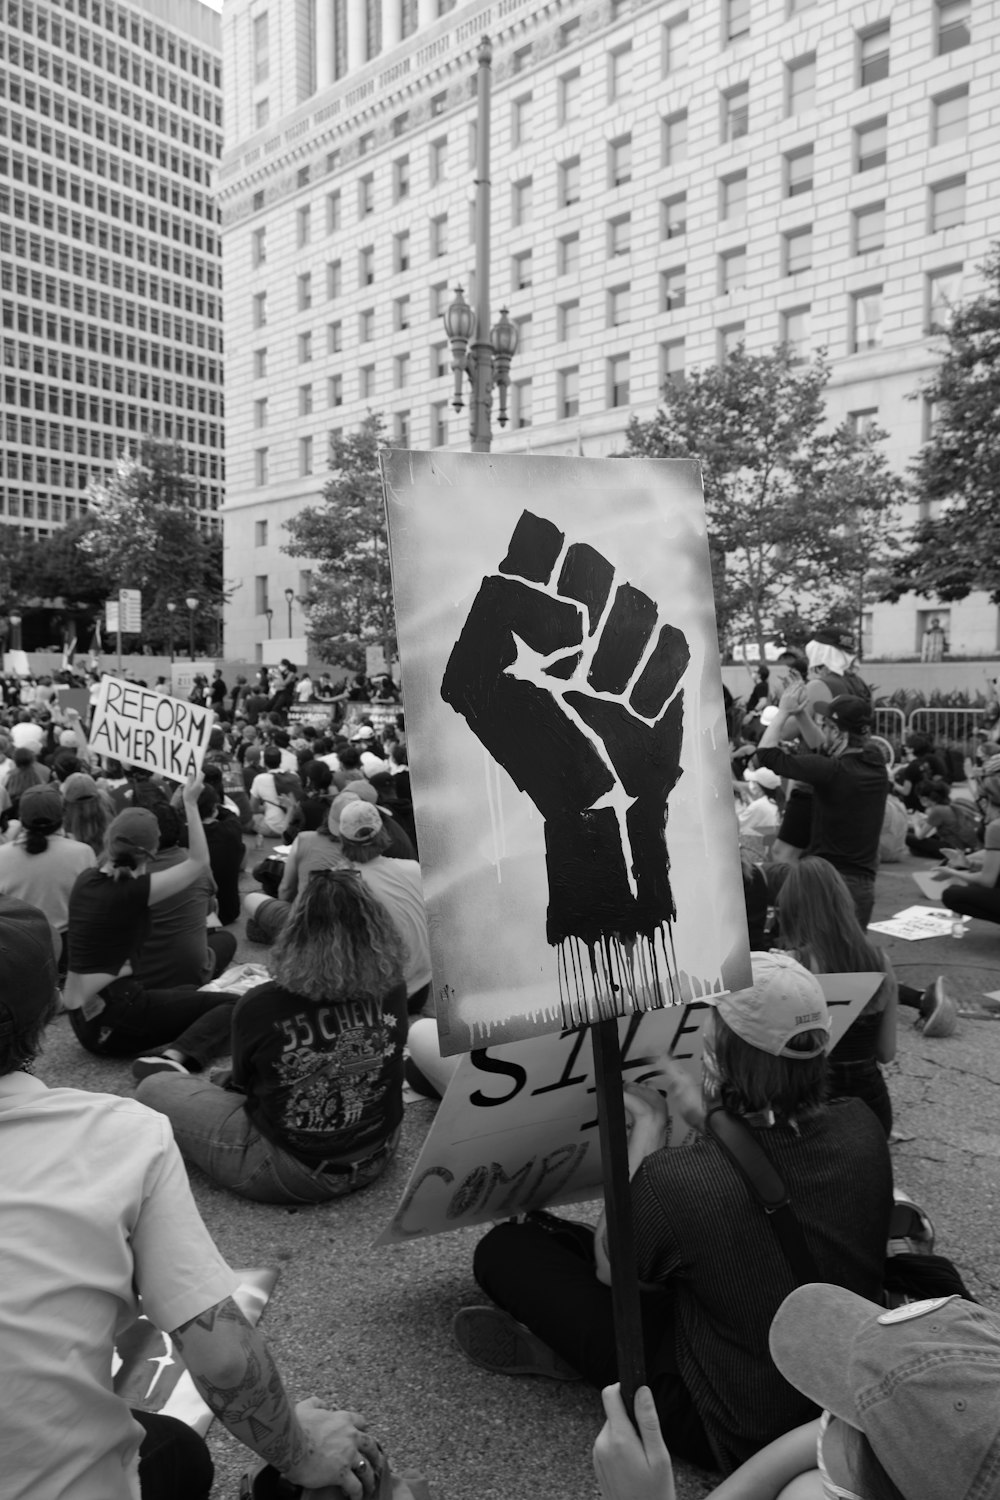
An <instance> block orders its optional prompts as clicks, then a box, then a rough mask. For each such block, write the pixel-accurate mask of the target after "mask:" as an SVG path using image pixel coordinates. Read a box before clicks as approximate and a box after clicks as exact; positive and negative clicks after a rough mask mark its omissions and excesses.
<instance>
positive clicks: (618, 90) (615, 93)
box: [608, 44, 632, 104]
mask: <svg viewBox="0 0 1000 1500" xmlns="http://www.w3.org/2000/svg"><path fill="white" fill-rule="evenodd" d="M631 88H632V47H631V44H629V45H628V46H627V47H617V48H616V49H615V51H614V52H609V53H608V103H609V104H619V103H621V101H622V100H623V99H627V98H628V96H629V93H630V91H631Z"/></svg>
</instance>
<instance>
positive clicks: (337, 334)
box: [326, 319, 344, 354]
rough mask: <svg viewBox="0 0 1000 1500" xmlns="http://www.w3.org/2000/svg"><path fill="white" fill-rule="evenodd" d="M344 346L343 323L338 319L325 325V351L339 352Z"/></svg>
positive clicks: (329, 352)
mask: <svg viewBox="0 0 1000 1500" xmlns="http://www.w3.org/2000/svg"><path fill="white" fill-rule="evenodd" d="M343 347H344V325H343V323H341V322H340V320H339V319H338V320H337V322H335V323H327V325H326V352H327V354H339V353H340V351H341V350H342V349H343Z"/></svg>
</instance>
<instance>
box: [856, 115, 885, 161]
mask: <svg viewBox="0 0 1000 1500" xmlns="http://www.w3.org/2000/svg"><path fill="white" fill-rule="evenodd" d="M888 144H889V128H888V121H887V120H886V118H885V115H883V116H882V118H881V119H880V120H869V121H868V123H867V124H866V125H858V126H857V127H856V128H855V131H854V170H855V171H856V172H871V171H873V170H874V169H875V168H876V167H884V166H885V155H886V148H887V146H888Z"/></svg>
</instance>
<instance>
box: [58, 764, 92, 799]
mask: <svg viewBox="0 0 1000 1500" xmlns="http://www.w3.org/2000/svg"><path fill="white" fill-rule="evenodd" d="M62 794H63V801H64V802H85V801H86V800H87V798H88V797H96V796H97V782H96V781H95V780H94V778H93V776H88V775H87V773H86V771H74V772H73V774H72V776H67V777H66V780H65V781H64V782H63V784H62Z"/></svg>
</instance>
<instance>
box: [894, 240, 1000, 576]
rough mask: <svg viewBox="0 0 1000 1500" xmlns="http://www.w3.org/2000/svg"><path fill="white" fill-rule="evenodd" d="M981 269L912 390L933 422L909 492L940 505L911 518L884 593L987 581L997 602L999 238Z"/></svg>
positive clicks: (999, 533)
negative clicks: (929, 371)
mask: <svg viewBox="0 0 1000 1500" xmlns="http://www.w3.org/2000/svg"><path fill="white" fill-rule="evenodd" d="M980 271H981V273H982V275H983V278H984V280H985V282H986V287H985V290H983V291H982V292H981V293H980V294H979V296H977V297H974V298H973V299H972V300H971V301H969V302H966V303H964V304H962V305H961V306H959V307H956V308H955V310H954V312H953V315H952V319H951V324H950V326H949V328H948V333H947V339H948V344H947V349H946V351H945V355H944V359H943V361H942V363H941V365H940V367H939V369H938V371H937V373H936V374H935V375H934V377H933V379H932V380H931V381H930V382H929V383H928V384H927V385H925V386H924V388H923V390H922V391H920V392H918V393H917V394H918V395H920V396H922V397H923V398H924V399H925V400H926V401H929V402H932V403H933V407H934V412H935V422H934V430H933V433H932V434H931V438H930V441H929V442H927V443H925V445H924V447H923V448H922V449H921V451H920V455H919V457H918V459H917V461H916V463H915V464H914V465H913V470H912V478H913V496H914V498H915V499H916V500H917V501H924V502H929V503H934V502H938V503H940V504H941V505H942V510H941V514H939V515H938V516H936V517H935V518H934V519H928V520H925V521H920V522H918V524H917V525H916V527H915V528H914V531H913V534H912V539H911V542H910V545H909V546H908V548H907V549H906V551H905V552H904V553H903V554H902V556H901V557H900V558H899V559H898V560H897V563H896V566H895V568H894V570H893V574H894V577H893V580H892V587H891V589H890V590H889V591H888V597H890V598H899V596H900V595H901V594H905V593H908V592H910V591H913V592H915V593H918V594H925V595H936V596H937V597H938V598H939V599H964V598H965V597H966V595H967V594H969V593H971V592H972V590H973V589H985V590H986V591H987V592H988V593H989V595H990V598H991V600H992V601H993V603H994V604H997V603H1000V463H998V461H997V455H998V454H1000V243H998V244H996V245H994V247H993V249H992V251H991V253H990V255H989V257H988V259H987V260H986V262H985V263H984V264H983V265H982V266H981V267H980Z"/></svg>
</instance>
